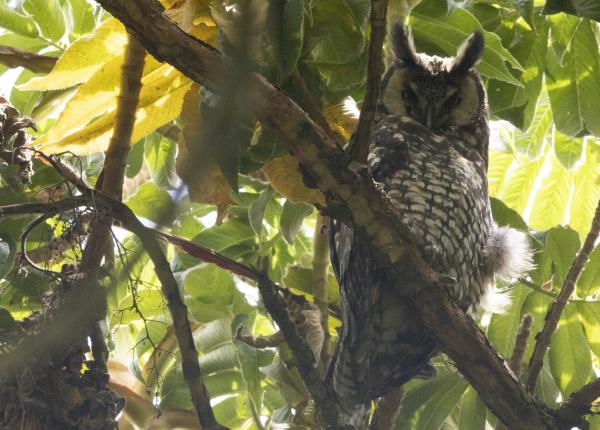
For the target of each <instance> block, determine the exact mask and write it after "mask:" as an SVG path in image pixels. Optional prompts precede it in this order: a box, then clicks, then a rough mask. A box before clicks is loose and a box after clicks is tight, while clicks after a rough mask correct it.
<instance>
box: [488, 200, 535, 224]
mask: <svg viewBox="0 0 600 430" xmlns="http://www.w3.org/2000/svg"><path fill="white" fill-rule="evenodd" d="M490 203H491V206H492V214H493V216H494V221H496V224H498V225H499V226H505V225H507V226H510V227H512V228H516V229H517V230H521V231H527V230H528V229H529V228H528V227H527V223H526V222H525V221H523V218H521V215H519V213H518V212H517V211H516V210H514V209H511V208H509V207H508V206H506V205H505V204H504V202H502V200H498V199H495V198H493V197H492V198H490Z"/></svg>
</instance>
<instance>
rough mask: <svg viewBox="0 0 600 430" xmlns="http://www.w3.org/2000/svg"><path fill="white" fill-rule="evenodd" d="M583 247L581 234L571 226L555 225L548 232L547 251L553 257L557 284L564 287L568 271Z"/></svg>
mask: <svg viewBox="0 0 600 430" xmlns="http://www.w3.org/2000/svg"><path fill="white" fill-rule="evenodd" d="M579 248H581V241H580V239H579V234H578V233H577V232H576V231H575V230H573V229H572V228H570V227H562V226H559V227H554V228H552V229H550V230H549V231H548V234H546V252H547V253H548V255H549V256H550V258H551V259H552V266H553V267H554V274H555V285H558V287H562V285H563V284H564V282H565V278H566V277H567V272H568V271H569V268H570V267H571V264H572V263H573V260H575V255H576V254H577V251H579Z"/></svg>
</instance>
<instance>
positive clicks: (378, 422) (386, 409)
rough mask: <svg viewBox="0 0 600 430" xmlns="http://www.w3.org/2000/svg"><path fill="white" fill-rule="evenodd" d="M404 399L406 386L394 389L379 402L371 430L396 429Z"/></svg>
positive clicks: (370, 426)
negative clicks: (395, 425)
mask: <svg viewBox="0 0 600 430" xmlns="http://www.w3.org/2000/svg"><path fill="white" fill-rule="evenodd" d="M402 399H404V386H403V385H400V386H399V387H396V388H394V389H393V390H392V391H391V392H389V393H388V394H386V396H385V397H383V398H382V399H380V400H379V402H378V403H377V408H376V409H375V412H374V414H373V419H372V420H371V424H370V425H369V430H388V429H392V428H394V424H395V423H396V419H397V418H398V413H399V412H400V408H401V407H402Z"/></svg>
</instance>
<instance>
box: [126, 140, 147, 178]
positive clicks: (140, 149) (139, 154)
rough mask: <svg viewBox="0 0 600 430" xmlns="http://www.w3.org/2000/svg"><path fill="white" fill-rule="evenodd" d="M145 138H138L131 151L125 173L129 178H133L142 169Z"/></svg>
mask: <svg viewBox="0 0 600 430" xmlns="http://www.w3.org/2000/svg"><path fill="white" fill-rule="evenodd" d="M144 140H145V139H140V140H138V141H137V142H136V143H135V144H134V145H133V146H132V147H131V150H130V151H129V155H128V157H127V167H126V168H125V175H127V177H128V178H133V177H134V176H135V175H137V174H138V173H139V172H140V170H142V165H143V164H144Z"/></svg>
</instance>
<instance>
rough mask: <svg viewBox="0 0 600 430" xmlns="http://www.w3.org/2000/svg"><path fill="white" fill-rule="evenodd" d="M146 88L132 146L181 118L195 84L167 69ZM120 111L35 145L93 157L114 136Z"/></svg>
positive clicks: (150, 76)
mask: <svg viewBox="0 0 600 430" xmlns="http://www.w3.org/2000/svg"><path fill="white" fill-rule="evenodd" d="M143 83H144V86H143V87H142V92H141V94H140V102H139V104H138V109H137V111H136V122H135V127H134V129H133V136H132V138H131V141H132V142H136V141H138V140H139V139H141V138H143V137H145V136H147V135H148V134H150V133H151V132H153V131H154V130H156V129H157V128H158V127H160V126H162V125H164V124H166V123H168V122H170V121H172V120H174V119H175V118H177V117H178V116H179V113H180V112H181V107H182V104H183V98H184V96H185V94H186V92H187V91H188V90H189V88H190V86H191V85H192V81H191V80H189V79H188V78H186V77H185V76H183V75H182V74H181V73H179V72H177V71H176V70H175V69H173V68H172V67H170V66H167V65H164V66H161V67H159V68H158V69H156V70H154V71H153V72H151V73H149V74H148V75H147V76H146V77H145V78H144V79H143ZM115 114H116V109H112V110H111V111H109V112H108V113H106V114H105V115H104V116H102V117H101V118H99V119H97V120H95V121H93V122H92V123H91V124H89V125H87V126H86V127H84V128H83V129H81V130H78V131H75V132H73V133H71V134H69V135H67V136H65V137H64V138H62V139H60V140H58V141H54V142H44V141H42V142H40V140H42V139H43V138H42V139H39V140H38V141H35V142H34V143H33V144H34V145H35V146H41V149H42V150H44V151H45V152H48V153H57V152H63V151H72V152H73V153H75V154H90V153H92V152H99V151H104V150H105V149H106V147H107V146H108V142H109V139H110V137H111V136H112V130H113V124H114V119H115Z"/></svg>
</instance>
